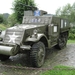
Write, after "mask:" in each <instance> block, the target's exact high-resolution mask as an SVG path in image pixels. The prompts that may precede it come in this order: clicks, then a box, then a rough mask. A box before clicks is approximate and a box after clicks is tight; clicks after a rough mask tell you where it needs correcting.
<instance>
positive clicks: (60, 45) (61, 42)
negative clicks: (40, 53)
mask: <svg viewBox="0 0 75 75" xmlns="http://www.w3.org/2000/svg"><path fill="white" fill-rule="evenodd" d="M67 38H68V36H65V35H61V36H60V37H59V39H58V44H57V45H56V48H58V49H63V48H64V47H65V46H66V44H67Z"/></svg>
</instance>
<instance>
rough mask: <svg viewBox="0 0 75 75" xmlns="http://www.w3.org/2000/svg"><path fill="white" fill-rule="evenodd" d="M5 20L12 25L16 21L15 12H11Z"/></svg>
mask: <svg viewBox="0 0 75 75" xmlns="http://www.w3.org/2000/svg"><path fill="white" fill-rule="evenodd" d="M7 21H8V25H10V26H14V25H15V24H16V23H17V20H16V18H15V14H14V13H13V14H11V15H10V16H9V17H8V19H7Z"/></svg>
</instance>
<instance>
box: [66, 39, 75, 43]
mask: <svg viewBox="0 0 75 75" xmlns="http://www.w3.org/2000/svg"><path fill="white" fill-rule="evenodd" d="M67 43H75V40H68V42H67Z"/></svg>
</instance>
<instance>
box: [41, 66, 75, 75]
mask: <svg viewBox="0 0 75 75" xmlns="http://www.w3.org/2000/svg"><path fill="white" fill-rule="evenodd" d="M40 75H75V69H73V68H71V67H67V66H56V67H54V69H52V70H49V71H45V72H43V73H41V74H40Z"/></svg>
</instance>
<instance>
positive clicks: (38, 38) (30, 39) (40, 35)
mask: <svg viewBox="0 0 75 75" xmlns="http://www.w3.org/2000/svg"><path fill="white" fill-rule="evenodd" d="M42 37H44V38H45V39H46V40H48V39H47V37H46V36H45V35H44V34H37V38H34V37H30V36H29V37H28V38H27V39H26V42H28V41H31V42H37V41H39V40H40V39H41V38H42ZM47 42H48V41H47Z"/></svg>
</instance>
